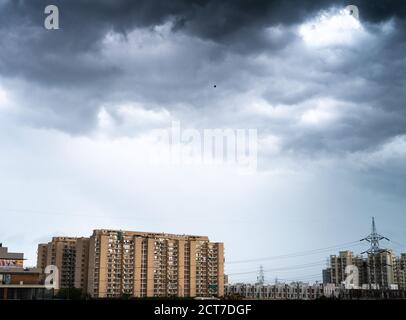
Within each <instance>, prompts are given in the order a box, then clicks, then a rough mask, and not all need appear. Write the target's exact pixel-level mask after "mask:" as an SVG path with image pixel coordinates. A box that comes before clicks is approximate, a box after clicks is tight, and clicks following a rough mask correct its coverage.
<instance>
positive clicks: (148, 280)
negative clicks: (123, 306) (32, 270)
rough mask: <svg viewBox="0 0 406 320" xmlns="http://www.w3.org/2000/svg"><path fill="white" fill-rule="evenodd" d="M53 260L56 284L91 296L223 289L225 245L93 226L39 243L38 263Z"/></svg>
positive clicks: (162, 294)
mask: <svg viewBox="0 0 406 320" xmlns="http://www.w3.org/2000/svg"><path fill="white" fill-rule="evenodd" d="M49 264H54V265H56V266H57V267H58V268H59V269H60V270H62V272H61V277H60V284H61V285H60V287H61V288H67V287H75V288H79V289H82V290H83V292H86V293H88V294H89V295H90V296H92V297H97V298H115V297H122V296H129V297H140V298H142V297H171V296H173V297H196V296H223V295H224V245H223V243H213V242H210V241H209V239H208V237H205V236H191V235H174V234H164V233H150V232H133V231H118V230H94V232H93V234H92V236H90V237H89V238H67V237H56V238H53V239H52V241H51V242H50V243H48V244H40V245H39V246H38V267H41V268H45V267H46V265H49Z"/></svg>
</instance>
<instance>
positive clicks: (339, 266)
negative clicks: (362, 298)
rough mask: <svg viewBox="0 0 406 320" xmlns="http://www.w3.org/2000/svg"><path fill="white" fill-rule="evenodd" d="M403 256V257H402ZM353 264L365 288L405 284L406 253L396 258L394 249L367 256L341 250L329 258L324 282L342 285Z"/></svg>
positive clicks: (360, 282) (360, 284)
mask: <svg viewBox="0 0 406 320" xmlns="http://www.w3.org/2000/svg"><path fill="white" fill-rule="evenodd" d="M402 257H403V259H402ZM349 265H353V266H356V267H357V269H358V283H356V284H355V285H356V286H358V287H364V288H368V287H371V288H389V287H391V286H396V285H398V286H400V285H403V282H404V280H403V279H404V278H405V272H404V271H403V270H405V267H406V255H404V254H402V255H401V257H400V258H396V257H395V255H394V254H393V252H392V251H390V250H386V251H382V252H378V253H374V254H368V256H367V257H366V258H364V257H362V256H354V254H353V253H352V252H351V251H341V252H340V253H339V254H338V255H332V256H330V259H329V267H328V268H327V269H325V270H323V283H324V284H327V283H330V284H334V285H336V286H342V285H343V282H344V281H345V279H346V277H347V275H346V274H345V269H346V267H347V266H349Z"/></svg>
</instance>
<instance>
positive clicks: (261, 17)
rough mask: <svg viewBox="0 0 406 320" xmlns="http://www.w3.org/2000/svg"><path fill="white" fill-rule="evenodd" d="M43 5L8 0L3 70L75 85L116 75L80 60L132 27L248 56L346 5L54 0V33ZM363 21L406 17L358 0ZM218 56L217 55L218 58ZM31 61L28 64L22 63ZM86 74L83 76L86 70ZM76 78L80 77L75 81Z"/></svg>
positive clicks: (0, 17) (400, 8) (397, 5)
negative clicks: (278, 29) (273, 32)
mask: <svg viewBox="0 0 406 320" xmlns="http://www.w3.org/2000/svg"><path fill="white" fill-rule="evenodd" d="M48 4H49V1H48V0H34V1H28V0H18V1H7V2H6V3H5V4H3V6H2V10H1V12H0V32H1V35H2V40H0V44H1V46H2V48H5V50H2V51H1V53H0V72H1V73H2V74H13V75H15V74H16V73H17V74H21V75H23V76H25V77H27V78H29V79H32V78H35V80H37V81H41V80H43V81H45V82H46V83H47V84H48V85H52V84H54V83H57V82H62V83H64V84H66V82H69V83H71V84H72V85H75V84H80V83H81V82H88V81H89V80H96V79H97V81H99V80H100V79H102V78H103V76H104V77H108V76H110V75H114V74H115V73H119V71H120V70H114V69H112V67H111V66H107V65H103V64H96V65H95V64H94V62H92V61H83V59H82V56H81V54H84V53H86V52H92V53H97V50H98V48H99V45H100V41H101V39H103V38H104V36H105V35H106V33H107V32H108V31H111V30H113V31H115V32H120V33H122V34H124V35H126V34H127V33H128V32H129V31H131V30H133V29H134V28H136V27H143V28H148V27H153V26H156V25H160V24H162V23H164V22H165V21H167V20H168V19H171V20H173V21H174V26H173V29H174V31H177V32H184V33H187V34H190V35H192V36H196V37H200V38H202V39H206V40H210V41H214V42H216V43H218V44H219V45H220V47H221V49H220V48H219V50H235V51H237V52H241V53H250V52H251V53H252V52H254V53H255V52H257V51H261V50H272V49H279V48H283V47H285V46H286V44H287V43H289V41H290V40H291V39H292V35H291V34H289V32H288V31H286V35H285V36H284V37H281V38H279V39H276V40H274V41H269V39H268V38H267V37H266V36H265V35H264V29H265V28H266V27H269V26H277V25H285V26H286V25H292V24H297V23H300V22H302V21H303V20H304V19H306V18H307V17H309V16H310V15H314V14H315V13H316V12H317V11H319V10H321V9H326V8H329V7H330V6H332V5H335V6H339V7H343V6H345V5H346V2H345V1H333V0H327V1H325V0H324V1H314V0H305V1H300V3H297V2H294V1H285V0H274V1H266V0H254V1H252V0H251V1H243V0H239V1H231V0H229V1H214V0H189V1H186V0H172V1H166V0H152V1H151V0H138V1H132V0H116V1H112V0H100V1H85V0H70V1H62V0H56V1H53V4H55V5H57V6H58V7H59V9H60V14H61V19H60V20H61V28H62V30H60V31H58V32H49V31H46V30H45V29H44V28H43V27H42V26H43V21H44V13H43V11H44V8H45V6H46V5H48ZM354 4H357V5H359V6H360V11H361V17H362V18H364V19H368V20H371V21H373V22H379V21H383V20H385V19H388V18H390V17H394V16H395V17H404V14H405V5H404V2H402V1H385V2H381V1H356V2H354ZM219 54H221V53H219ZM28 57H29V59H27V58H28ZM84 70H85V71H84ZM75 75H77V76H75Z"/></svg>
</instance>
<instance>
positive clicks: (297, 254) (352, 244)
mask: <svg viewBox="0 0 406 320" xmlns="http://www.w3.org/2000/svg"><path fill="white" fill-rule="evenodd" d="M358 245H360V243H359V241H352V242H346V243H342V244H338V245H335V246H330V247H325V248H319V249H313V250H306V251H299V252H295V253H290V254H284V255H279V256H269V257H263V258H253V259H247V260H235V261H229V262H226V263H227V264H237V263H249V262H257V261H264V260H276V259H285V258H295V257H303V256H307V255H313V254H317V253H323V252H325V251H328V250H331V249H336V248H339V247H355V246H358Z"/></svg>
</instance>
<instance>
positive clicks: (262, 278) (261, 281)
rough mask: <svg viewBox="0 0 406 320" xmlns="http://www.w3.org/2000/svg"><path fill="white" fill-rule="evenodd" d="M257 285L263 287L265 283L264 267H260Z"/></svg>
mask: <svg viewBox="0 0 406 320" xmlns="http://www.w3.org/2000/svg"><path fill="white" fill-rule="evenodd" d="M257 283H258V284H261V285H262V284H264V283H265V274H264V267H263V266H262V265H261V266H259V273H258V277H257Z"/></svg>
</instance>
